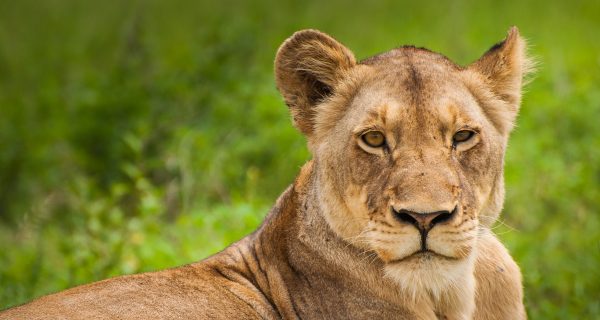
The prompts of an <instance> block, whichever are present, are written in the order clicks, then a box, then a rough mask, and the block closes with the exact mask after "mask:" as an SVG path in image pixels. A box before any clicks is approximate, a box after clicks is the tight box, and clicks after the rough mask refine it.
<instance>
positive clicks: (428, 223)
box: [392, 208, 457, 232]
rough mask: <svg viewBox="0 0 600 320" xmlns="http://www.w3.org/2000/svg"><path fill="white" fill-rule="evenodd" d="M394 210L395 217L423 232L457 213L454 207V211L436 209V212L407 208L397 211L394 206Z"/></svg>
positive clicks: (448, 219)
mask: <svg viewBox="0 0 600 320" xmlns="http://www.w3.org/2000/svg"><path fill="white" fill-rule="evenodd" d="M392 211H393V212H394V217H395V218H396V219H397V220H398V221H400V222H404V223H408V224H412V225H413V226H415V227H416V228H417V229H419V231H421V232H427V231H429V230H431V228H433V227H434V226H435V225H436V224H442V223H445V222H447V221H450V220H451V219H452V218H453V217H454V216H455V215H456V211H457V209H456V208H454V210H452V212H450V211H446V210H444V211H436V212H427V213H420V212H414V211H409V210H405V209H400V210H398V211H396V210H395V209H393V208H392Z"/></svg>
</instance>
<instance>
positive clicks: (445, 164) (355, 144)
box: [275, 27, 531, 292]
mask: <svg viewBox="0 0 600 320" xmlns="http://www.w3.org/2000/svg"><path fill="white" fill-rule="evenodd" d="M530 67H531V63H530V60H529V59H527V57H526V54H525V42H524V40H523V39H522V38H521V37H520V36H519V33H518V31H517V29H516V28H514V27H513V28H512V29H510V31H509V32H508V36H507V38H506V39H505V40H504V41H502V42H501V43H499V44H497V45H495V46H493V47H492V48H491V49H490V50H489V51H488V52H486V53H485V54H484V55H483V56H482V57H481V58H480V59H479V60H477V61H476V62H474V63H473V64H471V65H469V66H467V67H461V66H458V65H457V64H455V63H453V62H452V61H450V60H449V59H448V58H446V57H445V56H443V55H440V54H438V53H435V52H432V51H429V50H426V49H422V48H415V47H412V46H404V47H400V48H396V49H393V50H391V51H388V52H385V53H382V54H379V55H376V56H373V57H371V58H368V59H365V60H363V61H361V62H357V61H356V60H355V58H354V55H353V54H352V52H351V51H350V50H348V49H347V48H346V47H344V46H343V45H342V44H340V43H339V42H337V41H336V40H334V39H333V38H331V37H329V36H328V35H326V34H323V33H321V32H319V31H315V30H305V31H300V32H297V33H295V34H294V35H293V36H292V37H290V38H289V39H288V40H286V41H285V42H284V43H283V45H282V46H281V47H280V49H279V51H278V54H277V58H276V61H275V73H276V80H277V87H278V89H279V90H280V92H281V93H282V95H283V97H284V99H285V101H286V104H287V105H288V106H289V109H290V111H291V114H292V117H293V122H294V124H295V126H296V127H297V128H298V129H299V130H300V131H301V132H302V133H303V134H304V135H305V136H306V138H307V140H308V145H309V149H310V150H311V152H312V154H313V157H314V170H315V176H316V180H317V181H318V183H317V188H318V190H317V193H318V198H319V205H320V207H321V208H322V211H323V214H324V216H325V218H326V221H327V222H328V224H329V225H330V227H331V229H332V230H333V231H334V232H335V233H336V234H337V235H339V236H340V237H341V238H343V239H345V240H346V241H348V242H349V243H351V244H352V245H355V246H358V247H360V248H363V249H366V250H371V251H373V252H375V253H376V254H377V256H378V257H379V259H381V261H382V262H383V264H384V266H385V273H386V275H388V276H389V277H390V278H392V279H395V280H396V281H397V282H399V283H400V284H401V285H404V286H405V287H407V288H408V287H410V288H411V289H412V290H418V289H419V288H421V287H423V288H424V289H427V290H429V291H432V292H438V291H441V290H443V288H444V287H446V286H449V285H452V283H453V282H455V281H457V279H458V278H460V277H462V276H463V274H464V272H465V271H468V270H469V268H472V261H473V256H474V254H475V251H476V248H477V240H478V233H479V231H480V229H481V228H485V227H487V226H490V225H491V224H492V223H493V222H494V221H495V220H496V218H497V217H498V215H499V212H500V210H501V208H502V203H503V200H504V185H503V158H504V152H505V148H506V143H507V138H508V135H509V133H510V131H511V129H512V127H513V121H514V119H515V117H516V115H517V112H518V109H519V104H520V100H521V87H522V84H523V78H524V75H526V74H527V72H528V71H529V70H530V69H531V68H530ZM415 285H416V286H415Z"/></svg>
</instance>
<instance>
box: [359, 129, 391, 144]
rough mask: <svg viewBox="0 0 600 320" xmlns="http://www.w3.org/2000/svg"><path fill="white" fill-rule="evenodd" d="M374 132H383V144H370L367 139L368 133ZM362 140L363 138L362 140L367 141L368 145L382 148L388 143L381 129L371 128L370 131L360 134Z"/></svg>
mask: <svg viewBox="0 0 600 320" xmlns="http://www.w3.org/2000/svg"><path fill="white" fill-rule="evenodd" d="M373 132H376V133H379V134H381V137H382V138H383V140H382V141H381V144H379V145H372V144H370V143H369V142H368V141H367V139H366V137H367V134H369V133H373ZM360 140H362V142H364V143H365V144H366V145H367V146H369V147H371V148H382V147H384V146H385V145H386V143H387V139H386V138H385V134H383V132H381V131H379V130H369V131H366V132H363V133H362V134H361V135H360Z"/></svg>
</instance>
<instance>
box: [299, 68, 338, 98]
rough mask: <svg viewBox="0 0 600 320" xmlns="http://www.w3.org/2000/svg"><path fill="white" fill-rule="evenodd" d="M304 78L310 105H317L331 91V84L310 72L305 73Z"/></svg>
mask: <svg viewBox="0 0 600 320" xmlns="http://www.w3.org/2000/svg"><path fill="white" fill-rule="evenodd" d="M304 79H305V80H304V81H305V82H306V84H307V86H308V90H307V91H308V96H307V98H308V103H309V104H310V105H317V104H319V103H321V102H322V101H323V100H325V99H327V97H329V96H330V95H331V94H332V93H333V88H331V86H329V85H327V84H325V83H323V82H322V81H320V80H319V79H317V78H316V77H315V76H313V75H311V74H308V73H305V74H304Z"/></svg>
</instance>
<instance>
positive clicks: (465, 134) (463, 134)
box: [452, 130, 475, 145]
mask: <svg viewBox="0 0 600 320" xmlns="http://www.w3.org/2000/svg"><path fill="white" fill-rule="evenodd" d="M474 135H475V132H473V131H471V130H460V131H458V132H456V133H455V134H454V137H452V144H453V145H457V144H459V143H461V142H465V141H468V140H469V139H471V138H473V136H474Z"/></svg>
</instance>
